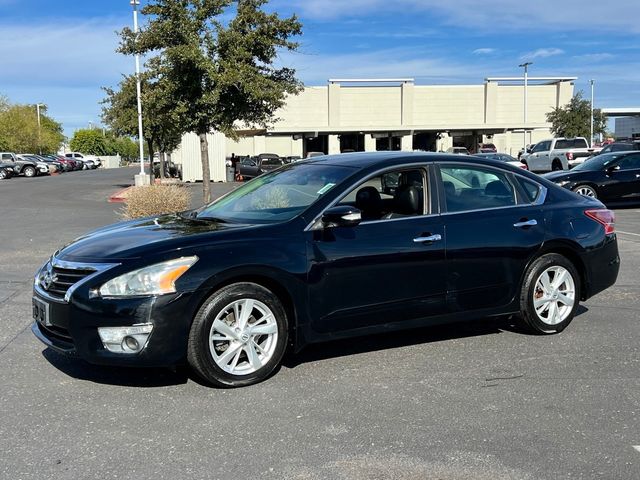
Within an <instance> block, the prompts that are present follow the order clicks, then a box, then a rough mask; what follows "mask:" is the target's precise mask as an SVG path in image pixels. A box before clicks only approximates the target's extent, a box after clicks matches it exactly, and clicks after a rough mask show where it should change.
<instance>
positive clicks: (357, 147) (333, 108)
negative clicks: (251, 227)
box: [172, 77, 575, 181]
mask: <svg viewBox="0 0 640 480" xmlns="http://www.w3.org/2000/svg"><path fill="white" fill-rule="evenodd" d="M574 81H575V78H571V77H558V78H556V77H553V78H552V77H531V78H530V82H529V84H528V85H527V88H526V94H527V102H526V105H527V113H526V118H527V119H526V122H525V120H524V118H525V112H524V108H525V103H524V94H525V93H524V92H525V88H524V85H523V84H522V78H487V79H485V81H484V83H483V84H478V85H416V84H415V82H414V81H413V79H374V80H372V79H344V80H343V79H331V80H329V81H328V84H327V85H325V86H310V87H306V88H305V89H304V90H303V91H302V92H301V93H300V94H299V95H296V96H291V97H289V98H288V100H287V102H286V105H285V107H284V108H282V109H281V110H279V111H278V112H277V113H276V118H277V120H276V121H274V122H273V125H272V126H270V127H269V128H267V129H262V130H255V129H254V130H249V129H247V130H241V131H240V133H241V135H242V136H241V138H240V140H238V141H234V140H231V139H228V138H225V137H224V136H223V135H221V134H219V133H216V134H215V135H212V136H211V138H210V139H211V142H210V143H211V144H212V145H210V152H209V154H210V157H211V162H212V164H211V171H212V179H213V180H215V181H223V180H224V179H225V172H224V160H225V158H226V157H229V156H231V155H232V154H234V155H235V156H244V155H249V156H253V155H258V154H260V153H276V154H278V155H280V156H298V157H305V156H306V155H307V154H308V153H309V152H324V153H328V154H337V153H341V152H347V151H376V150H404V151H411V150H425V151H446V150H447V148H449V147H453V146H461V147H466V148H467V149H468V150H469V151H474V150H475V149H476V147H477V145H478V144H479V143H493V144H495V145H496V147H497V149H498V151H500V152H505V153H510V154H512V155H515V154H517V152H518V150H519V149H520V148H522V146H523V145H524V144H525V143H535V142H537V141H539V140H542V139H544V138H548V137H550V136H551V133H550V130H549V128H550V124H549V123H547V121H546V114H547V113H548V112H550V111H551V110H552V109H553V108H555V107H558V106H563V105H565V104H566V103H568V102H569V100H570V99H571V97H572V96H573V90H574ZM197 142H198V139H197V137H196V136H195V135H187V136H185V137H184V138H183V142H182V144H181V146H180V148H178V150H177V151H176V152H174V154H173V155H172V158H173V159H174V161H176V162H178V163H182V164H183V177H184V179H185V180H186V181H195V180H201V179H202V174H201V169H200V167H199V162H200V160H199V158H200V157H199V152H200V149H199V144H198V143H197ZM194 161H195V162H196V163H197V164H198V165H193V163H194ZM198 172H200V173H199V177H198Z"/></svg>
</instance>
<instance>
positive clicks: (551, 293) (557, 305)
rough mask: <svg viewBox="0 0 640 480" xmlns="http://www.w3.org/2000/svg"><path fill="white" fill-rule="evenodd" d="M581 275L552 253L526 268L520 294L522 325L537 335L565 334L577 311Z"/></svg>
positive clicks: (559, 256) (565, 260)
mask: <svg viewBox="0 0 640 480" xmlns="http://www.w3.org/2000/svg"><path fill="white" fill-rule="evenodd" d="M579 299H580V275H579V273H578V271H577V270H576V267H575V266H574V265H573V263H571V262H570V261H569V260H568V259H567V258H565V257H563V256H562V255H559V254H555V253H551V254H546V255H543V256H541V257H540V258H538V259H537V260H535V261H534V262H533V263H532V264H531V266H530V267H529V268H528V270H527V273H526V275H525V279H524V283H523V285H522V289H521V293H520V310H521V314H522V319H523V320H524V322H525V324H526V325H527V326H528V327H529V328H530V329H531V330H533V331H534V332H536V333H543V334H548V333H558V332H561V331H562V330H564V329H565V328H566V327H567V325H569V323H571V320H573V317H574V316H575V313H576V310H577V309H578V303H579Z"/></svg>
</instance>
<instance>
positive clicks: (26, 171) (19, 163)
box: [0, 152, 48, 177]
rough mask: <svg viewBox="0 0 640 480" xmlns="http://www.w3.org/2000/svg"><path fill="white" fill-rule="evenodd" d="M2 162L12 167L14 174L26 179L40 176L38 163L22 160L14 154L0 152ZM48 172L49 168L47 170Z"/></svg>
mask: <svg viewBox="0 0 640 480" xmlns="http://www.w3.org/2000/svg"><path fill="white" fill-rule="evenodd" d="M0 161H2V162H3V163H8V164H11V165H12V168H13V173H14V174H16V175H24V176H25V177H35V176H36V175H39V174H40V168H38V164H37V162H35V161H33V160H28V159H25V158H20V157H18V155H16V154H15V153H12V152H0ZM47 171H48V168H47Z"/></svg>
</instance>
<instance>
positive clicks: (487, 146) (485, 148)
mask: <svg viewBox="0 0 640 480" xmlns="http://www.w3.org/2000/svg"><path fill="white" fill-rule="evenodd" d="M476 151H477V153H498V149H497V148H496V146H495V145H494V144H493V143H480V144H478V148H477V150H476Z"/></svg>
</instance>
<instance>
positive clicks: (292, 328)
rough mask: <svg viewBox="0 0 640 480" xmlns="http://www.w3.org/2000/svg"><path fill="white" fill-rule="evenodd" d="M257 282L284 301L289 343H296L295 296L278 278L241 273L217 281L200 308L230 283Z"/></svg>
mask: <svg viewBox="0 0 640 480" xmlns="http://www.w3.org/2000/svg"><path fill="white" fill-rule="evenodd" d="M243 282H249V283H256V284H258V285H260V286H263V287H265V288H266V289H268V290H270V291H272V292H273V293H274V295H275V296H276V297H278V300H280V302H282V306H283V307H284V309H285V311H286V312H287V318H288V320H289V343H290V344H291V345H293V344H294V343H295V334H296V324H297V322H296V310H295V307H294V303H293V298H292V297H291V295H290V294H289V291H288V290H287V289H286V288H285V287H284V286H283V285H282V284H281V283H279V282H278V281H277V280H274V279H272V278H270V277H267V276H264V275H241V276H237V277H231V278H227V279H225V280H224V281H223V282H220V283H217V284H216V285H214V286H213V287H211V289H210V290H209V295H207V296H205V297H204V298H203V299H202V301H201V303H200V305H198V309H200V307H201V306H202V304H203V303H204V302H205V301H206V299H207V298H209V296H210V295H211V294H213V293H215V292H217V291H218V290H220V289H221V288H224V287H226V286H228V285H232V284H234V283H243Z"/></svg>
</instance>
